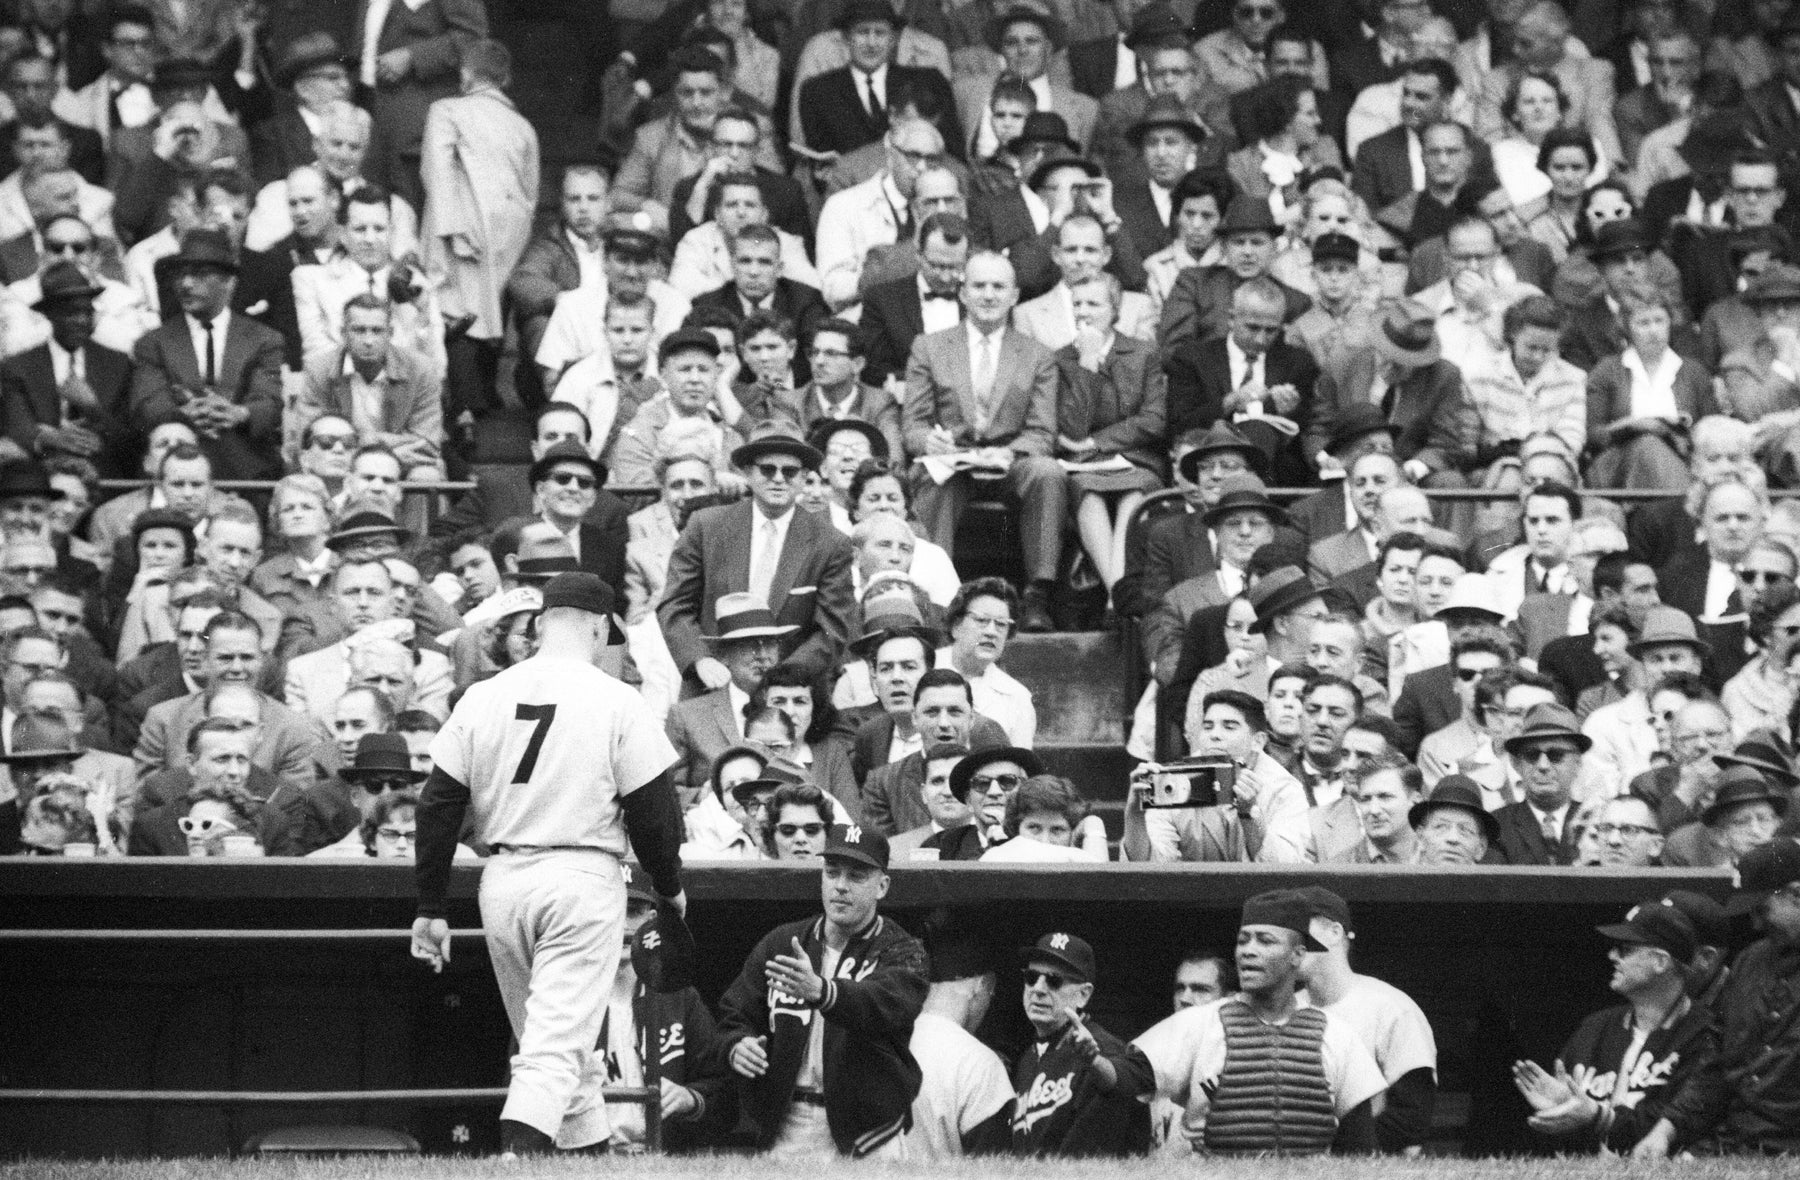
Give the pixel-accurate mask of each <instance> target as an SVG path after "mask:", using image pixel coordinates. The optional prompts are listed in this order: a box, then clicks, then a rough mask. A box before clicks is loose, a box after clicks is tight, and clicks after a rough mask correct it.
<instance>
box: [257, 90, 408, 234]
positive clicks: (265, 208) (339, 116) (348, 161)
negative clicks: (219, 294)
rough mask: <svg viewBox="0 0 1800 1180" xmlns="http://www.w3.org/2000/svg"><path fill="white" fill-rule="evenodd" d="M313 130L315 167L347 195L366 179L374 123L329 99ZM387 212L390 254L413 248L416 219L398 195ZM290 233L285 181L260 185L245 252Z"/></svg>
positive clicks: (291, 225)
mask: <svg viewBox="0 0 1800 1180" xmlns="http://www.w3.org/2000/svg"><path fill="white" fill-rule="evenodd" d="M318 118H319V129H318V131H317V132H316V133H315V134H314V136H313V150H314V151H315V152H316V153H317V154H318V167H319V168H320V169H321V170H322V171H323V172H324V173H325V175H327V176H329V177H330V178H331V179H332V180H334V181H336V182H337V187H338V188H339V189H340V190H341V192H342V194H343V195H345V196H348V195H349V194H350V193H352V192H355V191H356V190H357V189H359V188H361V187H363V186H364V185H366V184H368V183H369V180H368V178H367V169H368V165H369V162H370V152H369V141H370V137H371V136H372V135H373V134H374V124H373V122H372V121H371V120H370V117H369V112H367V111H365V110H363V109H362V108H361V107H359V106H355V105H353V104H351V103H348V102H339V103H333V104H331V105H330V106H328V107H326V108H325V109H324V110H323V111H321V112H319V115H318ZM388 206H389V210H390V212H391V213H392V215H393V234H394V236H393V250H394V254H395V256H396V257H399V256H401V255H405V254H410V253H412V252H413V251H415V250H417V249H418V248H419V217H418V214H417V213H416V212H414V210H413V207H412V206H411V205H409V204H407V203H406V201H405V199H404V198H402V197H401V196H400V195H399V194H397V193H396V194H391V195H390V196H389V197H388ZM293 232H294V222H293V217H292V215H291V214H290V213H289V211H288V194H287V181H286V179H282V180H277V181H273V182H272V183H270V184H268V185H265V186H264V187H263V189H262V191H261V192H259V193H257V194H256V205H255V207H254V208H252V209H251V210H250V225H249V227H248V228H247V229H246V230H245V231H244V248H245V249H246V250H267V249H269V248H270V247H271V246H274V245H275V244H276V243H278V242H280V241H281V240H282V239H283V238H285V237H287V236H288V235H289V234H291V233H293Z"/></svg>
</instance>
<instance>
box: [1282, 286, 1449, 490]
mask: <svg viewBox="0 0 1800 1180" xmlns="http://www.w3.org/2000/svg"><path fill="white" fill-rule="evenodd" d="M1435 321H1436V316H1435V315H1433V313H1432V312H1430V311H1429V310H1427V309H1426V308H1425V307H1423V306H1416V305H1413V304H1408V303H1398V304H1395V305H1393V306H1392V307H1390V308H1389V310H1388V312H1387V314H1386V316H1384V317H1383V318H1382V320H1381V321H1380V322H1379V323H1378V324H1376V325H1375V326H1374V330H1373V331H1372V333H1371V337H1372V339H1371V343H1372V345H1373V347H1372V348H1371V349H1368V350H1366V351H1362V352H1360V353H1359V354H1358V355H1357V356H1356V357H1355V358H1354V359H1352V360H1350V361H1349V362H1348V364H1347V365H1346V366H1345V368H1344V370H1343V372H1342V373H1341V374H1339V373H1334V372H1331V371H1327V372H1326V373H1325V374H1324V375H1323V377H1322V378H1321V379H1320V381H1319V385H1318V390H1317V394H1316V396H1315V398H1314V402H1313V418H1312V427H1311V429H1310V430H1308V431H1307V434H1306V442H1305V453H1306V455H1307V457H1308V458H1309V459H1311V458H1312V457H1314V456H1317V455H1319V454H1321V453H1322V452H1326V451H1327V450H1328V449H1329V447H1328V444H1329V443H1330V441H1331V439H1332V436H1333V434H1334V433H1335V432H1336V419H1337V417H1338V416H1339V415H1340V414H1343V413H1345V412H1347V411H1348V410H1349V408H1350V407H1351V406H1362V405H1373V406H1375V407H1377V408H1378V409H1380V410H1381V411H1382V416H1383V417H1384V418H1386V419H1387V421H1388V422H1390V423H1391V424H1392V425H1393V428H1394V435H1395V438H1394V455H1395V458H1396V459H1398V460H1399V462H1400V464H1401V467H1402V468H1403V469H1404V470H1405V472H1406V474H1407V478H1408V479H1409V480H1411V481H1412V482H1413V483H1416V484H1421V485H1423V486H1425V487H1462V486H1464V485H1465V483H1466V482H1467V481H1465V480H1464V479H1463V476H1462V467H1463V464H1464V463H1465V462H1467V461H1468V460H1470V459H1472V458H1473V457H1474V453H1473V440H1472V439H1470V438H1469V437H1468V430H1467V419H1468V415H1469V406H1468V395H1467V392H1466V390H1465V389H1464V387H1463V379H1462V373H1461V371H1460V370H1459V369H1458V368H1457V367H1456V365H1455V364H1454V363H1453V362H1451V361H1448V360H1446V359H1444V354H1443V350H1442V348H1441V347H1440V346H1439V344H1438V339H1437V334H1436V332H1435V331H1434V326H1435Z"/></svg>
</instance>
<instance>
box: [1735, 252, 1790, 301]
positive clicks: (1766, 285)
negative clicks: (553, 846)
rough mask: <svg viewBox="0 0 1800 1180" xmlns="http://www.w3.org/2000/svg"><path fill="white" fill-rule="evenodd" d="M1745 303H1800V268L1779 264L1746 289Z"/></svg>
mask: <svg viewBox="0 0 1800 1180" xmlns="http://www.w3.org/2000/svg"><path fill="white" fill-rule="evenodd" d="M1744 302H1745V303H1748V304H1751V305H1753V306H1754V305H1755V304H1758V303H1800V266H1795V265H1793V264H1792V263H1788V262H1777V263H1776V264H1775V265H1773V266H1771V267H1769V269H1767V270H1765V271H1763V272H1762V273H1761V274H1759V275H1757V276H1756V277H1755V278H1753V279H1751V280H1750V282H1749V285H1748V286H1746V287H1745V288H1744Z"/></svg>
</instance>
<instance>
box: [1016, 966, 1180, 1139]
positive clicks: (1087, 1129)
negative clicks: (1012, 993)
mask: <svg viewBox="0 0 1800 1180" xmlns="http://www.w3.org/2000/svg"><path fill="white" fill-rule="evenodd" d="M1019 959H1020V961H1021V963H1022V964H1023V966H1024V972H1023V976H1024V1004H1025V1019H1027V1020H1029V1021H1030V1022H1031V1028H1032V1033H1033V1036H1034V1043H1033V1044H1032V1045H1031V1047H1030V1048H1028V1049H1026V1050H1025V1052H1024V1053H1023V1054H1022V1055H1021V1056H1020V1057H1019V1060H1018V1062H1017V1063H1016V1064H1015V1065H1014V1066H1013V1089H1014V1091H1015V1092H1016V1095H1017V1096H1016V1097H1015V1098H1014V1099H1013V1120H1012V1132H1013V1135H1012V1145H1013V1154H1014V1155H1024V1156H1103V1155H1114V1156H1127V1155H1142V1154H1143V1153H1144V1152H1146V1151H1148V1150H1149V1147H1150V1108H1149V1107H1147V1106H1145V1105H1144V1104H1143V1103H1142V1102H1139V1101H1138V1095H1139V1094H1142V1093H1146V1092H1148V1091H1149V1090H1151V1089H1154V1088H1155V1084H1156V1077H1155V1074H1154V1073H1153V1072H1152V1070H1151V1068H1150V1059H1149V1058H1147V1057H1145V1056H1144V1051H1143V1050H1142V1049H1139V1048H1137V1047H1136V1046H1134V1045H1128V1044H1126V1043H1125V1042H1124V1041H1121V1040H1120V1039H1119V1038H1118V1037H1115V1036H1113V1035H1112V1034H1111V1033H1109V1032H1107V1031H1106V1030H1105V1029H1103V1028H1101V1027H1100V1026H1099V1025H1097V1024H1095V1023H1094V1022H1093V1021H1092V1020H1091V1019H1089V1018H1088V1016H1087V1015H1086V1012H1087V1007H1088V1004H1089V1003H1090V1002H1091V1001H1092V1000H1093V998H1094V980H1095V979H1096V978H1097V976H1098V972H1097V971H1096V969H1095V964H1094V948H1093V947H1092V946H1090V945H1088V942H1087V940H1086V939H1083V938H1078V937H1076V936H1075V935H1073V934H1065V933H1062V932H1060V931H1058V932H1055V933H1051V934H1046V935H1044V936H1043V937H1042V938H1040V939H1038V940H1037V942H1036V944H1034V945H1032V946H1028V947H1022V948H1020V950H1019Z"/></svg>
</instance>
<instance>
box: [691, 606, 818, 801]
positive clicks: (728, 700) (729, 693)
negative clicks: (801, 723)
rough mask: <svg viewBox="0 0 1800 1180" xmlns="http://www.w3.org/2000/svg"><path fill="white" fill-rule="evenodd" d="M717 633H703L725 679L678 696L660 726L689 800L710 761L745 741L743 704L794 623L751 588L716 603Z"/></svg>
mask: <svg viewBox="0 0 1800 1180" xmlns="http://www.w3.org/2000/svg"><path fill="white" fill-rule="evenodd" d="M714 610H715V611H716V615H717V619H718V624H717V625H718V628H719V630H718V633H717V634H716V635H706V636H702V640H703V641H704V642H705V644H706V648H707V650H708V651H710V652H711V653H712V655H711V657H710V658H711V659H712V660H713V661H714V662H716V663H718V664H720V665H722V666H723V667H724V668H725V671H726V672H727V673H728V675H729V677H730V678H729V679H728V680H727V681H726V682H725V683H724V684H722V685H720V686H719V687H717V688H714V689H710V690H708V691H706V692H703V693H701V694H700V695H699V696H696V697H689V698H688V699H687V700H685V701H679V702H677V703H676V705H675V706H674V707H673V708H672V709H670V710H669V716H668V720H667V721H666V722H665V723H664V727H665V728H666V729H667V731H668V735H669V744H670V745H672V746H674V747H675V755H676V759H677V762H678V763H679V765H680V766H681V771H680V772H679V776H680V781H679V782H678V784H677V785H678V786H681V787H684V788H686V791H687V795H686V796H685V798H686V799H687V800H688V801H690V802H691V801H693V800H695V799H698V798H699V796H700V795H701V793H702V792H704V791H705V790H706V788H707V786H708V784H709V783H710V782H711V776H712V770H713V763H714V762H716V761H717V760H718V757H719V755H720V754H723V753H724V752H725V751H726V750H728V749H730V748H731V747H733V746H741V745H743V744H744V710H745V709H747V708H748V707H749V705H750V695H751V694H752V693H754V692H755V691H756V690H757V688H758V686H760V685H761V684H762V678H763V674H764V673H765V672H767V671H768V670H769V669H770V668H773V667H774V666H775V665H776V663H777V662H778V661H779V660H780V659H781V640H783V639H785V638H786V637H787V636H789V635H792V634H793V633H794V632H795V631H796V630H798V628H797V627H796V626H795V625H793V624H791V623H790V624H787V625H785V626H783V625H780V624H777V623H776V621H775V615H774V613H773V612H771V611H770V610H769V606H768V604H767V603H766V602H763V601H762V600H761V599H759V598H757V597H756V596H755V595H754V594H747V593H732V594H727V595H724V596H723V597H722V598H720V599H719V601H718V602H717V603H716V604H715V606H714Z"/></svg>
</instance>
